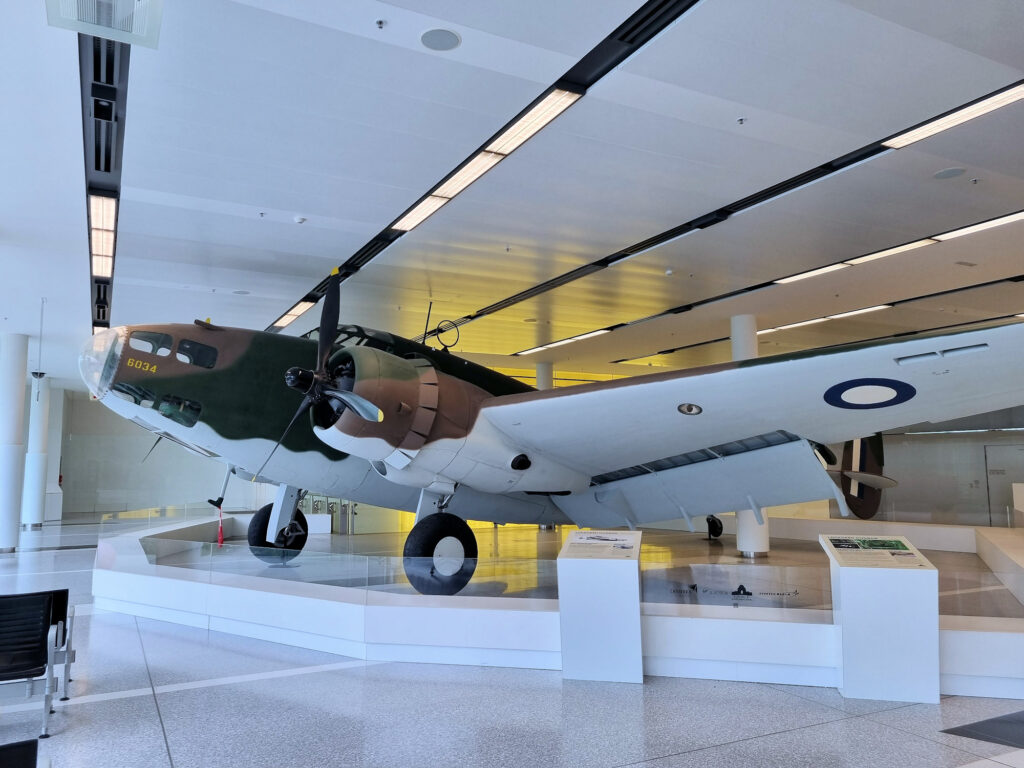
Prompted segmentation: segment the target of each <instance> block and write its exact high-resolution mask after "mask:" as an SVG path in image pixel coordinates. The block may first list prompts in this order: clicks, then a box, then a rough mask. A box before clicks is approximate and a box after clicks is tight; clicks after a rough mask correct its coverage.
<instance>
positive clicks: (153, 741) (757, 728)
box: [0, 525, 1024, 768]
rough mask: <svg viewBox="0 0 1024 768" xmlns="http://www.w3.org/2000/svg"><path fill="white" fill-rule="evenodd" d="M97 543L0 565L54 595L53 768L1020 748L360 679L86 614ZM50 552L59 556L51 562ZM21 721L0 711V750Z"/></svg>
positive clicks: (528, 675)
mask: <svg viewBox="0 0 1024 768" xmlns="http://www.w3.org/2000/svg"><path fill="white" fill-rule="evenodd" d="M95 540H96V529H95V527H89V526H85V525H82V526H64V527H63V528H61V527H47V528H45V529H44V530H43V532H41V533H34V534H31V535H26V537H25V538H24V540H23V545H24V549H23V551H22V552H21V553H19V554H15V555H0V591H3V592H11V591H26V590H32V589H40V588H48V587H58V586H61V587H64V586H66V587H69V588H70V589H71V595H72V602H74V603H75V604H76V605H77V607H78V619H77V622H76V627H75V636H76V646H77V647H78V649H79V651H78V654H79V656H78V658H79V660H78V662H77V664H76V665H75V667H74V682H73V683H72V686H71V690H72V694H73V697H72V699H71V701H69V702H66V703H57V705H56V710H57V711H56V714H54V715H53V717H52V718H51V732H52V733H53V737H52V738H50V739H48V740H45V741H42V742H40V744H41V752H42V754H43V755H44V756H45V757H47V758H49V759H50V760H51V761H52V764H53V766H54V768H64V767H65V766H98V767H102V768H115V767H116V766H131V767H132V768H146V767H148V766H161V767H163V766H170V767H173V768H186V767H190V766H197V767H199V766H201V767H202V768H228V767H229V766H254V767H256V766H274V767H275V768H283V767H285V766H396V767H398V766H402V767H403V768H404V767H407V766H408V767H410V768H418V767H420V766H422V767H423V768H427V767H428V766H446V767H447V766H626V765H629V766H643V768H675V767H676V766H702V767H708V766H736V765H744V766H809V767H810V766H814V768H827V767H828V766H858V768H859V767H860V766H878V767H879V768H885V767H887V766H898V768H916V767H918V766H920V767H921V768H924V767H928V768H931V767H932V766H987V767H988V768H995V767H996V766H1016V767H1017V768H1024V751H1015V750H1010V749H1008V748H1007V747H1002V746H999V745H996V744H990V743H987V742H983V741H976V740H973V739H968V738H963V737H958V736H952V735H949V734H944V733H941V731H942V729H944V728H948V727H951V726H954V725H962V724H965V723H970V722H974V721H976V720H981V719H984V718H988V717H993V716H996V715H1000V714H1005V713H1009V712H1016V711H1019V710H1022V709H1024V701H1016V700H1005V699H975V698H965V697H948V698H945V699H943V701H942V702H941V703H940V704H937V705H925V704H911V705H908V704H901V703H895V702H876V701H860V700H851V699H843V698H842V697H841V696H840V695H839V694H838V693H837V692H836V691H835V690H833V689H822V688H804V687H797V686H784V685H759V684H752V683H732V682H716V681H709V680H689V679H673V678H659V677H649V678H647V680H646V682H645V684H644V685H643V686H639V685H628V684H612V683H588V682H579V681H563V680H562V679H561V676H560V674H559V673H557V672H547V671H530V670H509V669H499V668H481V667H458V666H442V665H412V664H396V663H387V664H373V663H365V662H361V661H358V660H354V659H348V658H345V657H340V656H333V655H330V654H325V653H318V652H316V651H309V650H304V649H298V648H292V647H289V646H283V645H276V644H273V643H266V642H262V641H257V640H250V639H246V638H240V637H235V636H231V635H225V634H220V633H216V632H208V631H206V630H200V629H194V628H190V627H184V626H178V625H174V624H168V623H164V622H159V621H154V620H149V619H141V618H135V617H132V616H125V615H122V614H116V613H105V612H99V611H93V610H92V605H91V596H90V585H91V570H90V567H91V563H92V557H93V551H92V549H79V548H78V547H91V546H93V545H94V544H95ZM53 547H75V548H73V549H53ZM39 719H40V718H39V713H38V706H37V705H34V704H13V705H6V706H0V743H7V742H11V741H17V740H20V739H26V738H32V737H33V736H35V735H36V734H37V732H38V725H39Z"/></svg>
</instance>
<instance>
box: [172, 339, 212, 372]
mask: <svg viewBox="0 0 1024 768" xmlns="http://www.w3.org/2000/svg"><path fill="white" fill-rule="evenodd" d="M176 357H177V358H178V359H179V360H180V361H181V362H183V363H191V364H192V365H198V366H199V367H200V368H213V366H214V365H216V364H217V350H216V348H214V347H211V346H207V345H206V344H200V343H199V342H198V341H192V340H191V339H182V340H181V341H180V342H178V352H177V354H176Z"/></svg>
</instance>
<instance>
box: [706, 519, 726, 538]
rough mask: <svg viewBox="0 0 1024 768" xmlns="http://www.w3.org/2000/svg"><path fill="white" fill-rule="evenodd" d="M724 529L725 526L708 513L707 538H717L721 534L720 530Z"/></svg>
mask: <svg viewBox="0 0 1024 768" xmlns="http://www.w3.org/2000/svg"><path fill="white" fill-rule="evenodd" d="M724 530H725V526H723V525H722V521H721V520H719V519H718V518H717V517H715V516H714V515H708V538H709V539H717V538H718V537H719V536H721V535H722V531H724Z"/></svg>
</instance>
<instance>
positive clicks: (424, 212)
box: [391, 195, 448, 232]
mask: <svg viewBox="0 0 1024 768" xmlns="http://www.w3.org/2000/svg"><path fill="white" fill-rule="evenodd" d="M447 202H448V198H447V197H438V196H437V195H429V196H428V197H425V198H423V200H422V201H420V203H419V205H417V206H416V207H415V208H413V209H412V210H411V211H409V212H408V213H407V214H405V216H403V217H402V218H400V219H399V220H398V221H397V222H395V223H394V224H392V225H391V227H392V229H398V230H401V231H402V232H408V231H409V230H410V229H413V228H415V227H418V226H419V225H420V224H422V223H423V222H424V221H425V220H426V219H427V217H429V216H431V215H433V214H434V213H436V212H437V210H438V209H439V208H440V207H441V206H442V205H444V204H445V203H447Z"/></svg>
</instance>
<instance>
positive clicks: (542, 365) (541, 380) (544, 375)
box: [537, 360, 555, 389]
mask: <svg viewBox="0 0 1024 768" xmlns="http://www.w3.org/2000/svg"><path fill="white" fill-rule="evenodd" d="M554 386H555V364H554V363H552V362H549V361H543V360H542V361H540V362H538V363H537V389H551V388H552V387H554Z"/></svg>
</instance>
